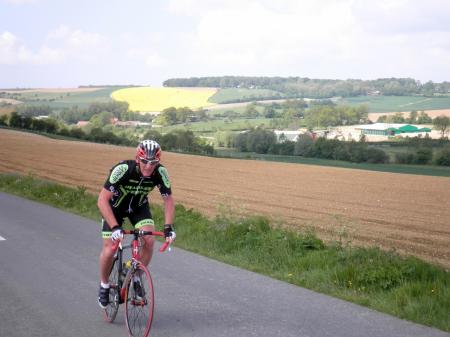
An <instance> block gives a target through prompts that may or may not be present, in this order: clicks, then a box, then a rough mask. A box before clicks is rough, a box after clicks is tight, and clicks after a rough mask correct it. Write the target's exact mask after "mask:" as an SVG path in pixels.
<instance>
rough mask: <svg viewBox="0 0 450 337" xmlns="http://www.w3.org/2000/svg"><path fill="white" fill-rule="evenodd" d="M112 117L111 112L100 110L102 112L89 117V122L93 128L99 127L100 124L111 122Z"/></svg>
mask: <svg viewBox="0 0 450 337" xmlns="http://www.w3.org/2000/svg"><path fill="white" fill-rule="evenodd" d="M113 118H114V115H113V113H112V112H109V111H102V112H100V113H98V114H95V115H94V116H92V117H91V119H90V120H89V122H90V123H91V125H92V126H93V127H94V128H95V127H100V128H101V127H102V126H105V125H108V124H111V122H112V119H113Z"/></svg>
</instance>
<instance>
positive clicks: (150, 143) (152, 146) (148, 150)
mask: <svg viewBox="0 0 450 337" xmlns="http://www.w3.org/2000/svg"><path fill="white" fill-rule="evenodd" d="M136 155H137V156H138V157H139V158H140V159H144V160H150V161H160V159H161V146H160V145H159V144H158V143H157V142H155V141H154V140H150V139H145V140H143V141H142V142H140V143H139V145H138V146H137V149H136Z"/></svg>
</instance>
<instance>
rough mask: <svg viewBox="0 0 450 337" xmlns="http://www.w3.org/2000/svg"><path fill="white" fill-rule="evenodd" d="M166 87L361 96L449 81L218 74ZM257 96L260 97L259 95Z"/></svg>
mask: <svg viewBox="0 0 450 337" xmlns="http://www.w3.org/2000/svg"><path fill="white" fill-rule="evenodd" d="M163 85H164V86H166V87H213V88H221V89H226V88H242V89H244V88H245V89H267V90H270V91H269V92H268V93H269V95H270V97H267V98H275V97H277V96H278V97H283V98H331V97H355V96H362V95H373V96H378V95H384V96H414V95H421V96H430V97H431V96H435V95H448V94H449V93H450V82H442V83H434V82H431V81H430V82H426V83H421V82H420V81H417V80H415V79H412V78H380V79H376V80H360V79H347V80H333V79H310V78H307V77H250V76H218V77H190V78H173V79H168V80H166V81H164V82H163ZM259 98H261V97H259Z"/></svg>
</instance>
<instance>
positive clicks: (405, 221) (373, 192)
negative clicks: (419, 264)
mask: <svg viewBox="0 0 450 337" xmlns="http://www.w3.org/2000/svg"><path fill="white" fill-rule="evenodd" d="M0 144H1V146H0V156H1V161H0V172H20V173H24V174H27V173H29V172H32V173H34V174H35V175H36V176H39V177H42V178H46V179H50V180H53V181H56V182H59V183H63V184H66V185H72V186H80V185H83V186H86V187H87V188H88V190H89V191H91V192H93V193H97V192H98V191H99V190H100V188H101V187H102V184H103V181H104V179H105V178H106V175H107V173H108V171H109V168H110V167H111V166H112V165H113V164H115V163H116V162H117V161H119V160H121V159H131V158H133V157H134V149H133V148H131V147H128V148H127V147H118V146H112V145H100V144H92V143H83V142H69V141H60V140H52V139H49V138H45V137H41V136H37V135H32V134H28V133H20V132H15V131H8V130H0ZM163 163H164V164H165V165H166V167H167V168H168V170H169V173H170V175H171V180H172V185H173V190H174V197H175V199H176V202H178V203H181V204H183V205H185V206H186V207H188V208H194V209H197V210H199V211H201V212H203V213H204V214H207V215H214V214H216V213H218V212H223V211H224V210H225V212H232V213H236V214H241V213H244V214H264V215H268V216H270V217H272V218H273V219H274V220H275V221H276V222H277V223H279V224H281V225H284V226H289V227H295V228H305V227H312V228H314V229H315V230H316V232H317V234H318V235H319V236H321V237H322V238H324V239H325V240H330V239H339V238H340V237H342V234H345V235H344V236H343V237H344V238H345V237H346V238H347V239H348V240H350V241H351V244H353V245H364V246H368V245H376V246H379V247H382V248H384V249H395V250H397V251H399V252H401V253H406V254H413V255H416V256H419V257H421V258H424V259H426V260H428V261H432V262H435V263H439V264H442V265H445V266H450V179H449V178H442V177H429V176H417V175H406V174H394V173H384V172H371V171H362V170H350V169H341V168H330V167H321V166H309V165H300V164H286V163H273V162H258V161H246V160H233V159H219V158H208V157H201V156H190V155H181V154H173V153H167V152H164V153H163ZM157 194H158V193H157V192H153V194H152V197H153V198H154V199H155V201H157V202H159V200H160V198H159V196H158V195H157ZM347 239H346V240H347Z"/></svg>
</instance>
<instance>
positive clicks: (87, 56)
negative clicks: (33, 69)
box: [0, 26, 108, 65]
mask: <svg viewBox="0 0 450 337" xmlns="http://www.w3.org/2000/svg"><path fill="white" fill-rule="evenodd" d="M107 49H108V44H107V42H106V40H105V39H104V38H103V37H102V36H100V35H99V34H96V33H89V32H83V31H82V30H72V29H70V28H69V27H67V26H60V27H58V28H57V29H55V30H54V31H51V32H49V33H48V34H47V37H46V38H45V39H44V41H43V42H42V44H41V46H40V47H39V48H38V49H37V50H34V51H33V50H31V49H30V48H29V47H28V46H26V44H25V43H24V42H23V41H22V40H21V39H19V38H18V37H17V36H15V35H14V34H12V33H11V32H8V31H5V32H3V33H2V34H1V35H0V64H9V65H12V64H30V65H51V64H61V63H64V62H68V61H69V60H81V61H83V62H87V63H92V62H97V61H98V59H99V56H100V55H104V53H105V52H106V50H107Z"/></svg>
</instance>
